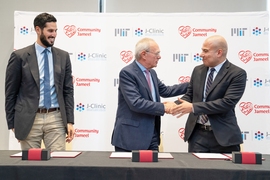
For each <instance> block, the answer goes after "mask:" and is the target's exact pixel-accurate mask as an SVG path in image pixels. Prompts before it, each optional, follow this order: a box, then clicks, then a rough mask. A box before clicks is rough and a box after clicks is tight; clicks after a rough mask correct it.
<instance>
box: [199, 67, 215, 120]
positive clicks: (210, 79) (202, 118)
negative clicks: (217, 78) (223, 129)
mask: <svg viewBox="0 0 270 180" xmlns="http://www.w3.org/2000/svg"><path fill="white" fill-rule="evenodd" d="M214 72H215V68H211V69H210V74H209V75H208V78H207V83H206V87H205V98H206V97H207V95H208V91H209V89H210V87H211V85H212V82H213V75H214ZM207 121H208V116H207V114H203V115H201V123H202V124H205V123H206V122H207Z"/></svg>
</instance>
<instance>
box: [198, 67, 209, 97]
mask: <svg viewBox="0 0 270 180" xmlns="http://www.w3.org/2000/svg"><path fill="white" fill-rule="evenodd" d="M206 75H207V67H206V66H202V69H201V72H200V74H199V76H198V77H199V78H200V79H199V81H198V82H200V84H199V92H202V93H201V94H200V97H199V99H203V96H204V94H203V93H204V84H205V79H206Z"/></svg>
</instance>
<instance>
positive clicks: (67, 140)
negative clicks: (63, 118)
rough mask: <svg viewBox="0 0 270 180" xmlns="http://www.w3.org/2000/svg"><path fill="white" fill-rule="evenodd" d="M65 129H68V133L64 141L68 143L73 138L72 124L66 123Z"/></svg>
mask: <svg viewBox="0 0 270 180" xmlns="http://www.w3.org/2000/svg"><path fill="white" fill-rule="evenodd" d="M67 130H68V135H67V137H66V142H68V143H70V142H71V141H72V140H73V138H74V134H75V132H74V128H73V124H71V123H68V124H67Z"/></svg>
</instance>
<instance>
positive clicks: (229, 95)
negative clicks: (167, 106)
mask: <svg viewBox="0 0 270 180" xmlns="http://www.w3.org/2000/svg"><path fill="white" fill-rule="evenodd" d="M227 51H228V46H227V42H226V40H225V39H224V38H223V37H222V36H219V35H214V36H211V37H208V38H207V39H206V40H205V41H204V43H203V45H202V52H201V54H200V56H201V57H202V60H203V64H202V65H199V66H197V67H195V68H194V70H193V72H192V76H191V81H190V85H189V87H188V90H187V93H186V94H185V95H184V96H183V97H182V98H181V99H180V98H179V101H178V104H179V105H178V106H176V107H175V108H173V109H172V111H171V113H172V114H173V115H177V117H181V116H182V115H184V114H186V113H189V117H188V119H187V122H186V128H185V138H184V140H185V141H188V151H189V152H212V153H231V152H232V151H240V144H241V143H243V140H242V136H241V131H240V128H239V126H238V124H237V119H236V116H235V110H234V109H235V106H236V104H237V103H238V101H239V100H240V99H241V97H242V95H243V93H244V91H245V87H246V80H247V74H246V71H245V70H243V69H241V68H240V67H237V66H235V65H234V64H232V63H230V62H229V60H228V59H227V58H226V56H227ZM211 69H212V70H211ZM211 71H213V72H212V73H211ZM211 74H212V75H211ZM209 77H210V78H209ZM208 79H211V80H208Z"/></svg>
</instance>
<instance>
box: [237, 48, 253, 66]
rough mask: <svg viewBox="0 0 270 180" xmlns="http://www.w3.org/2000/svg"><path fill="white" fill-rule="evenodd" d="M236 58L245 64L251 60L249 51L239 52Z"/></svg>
mask: <svg viewBox="0 0 270 180" xmlns="http://www.w3.org/2000/svg"><path fill="white" fill-rule="evenodd" d="M238 57H239V59H240V60H241V61H242V62H244V63H245V64H246V63H248V62H249V61H250V60H251V59H252V52H251V51H250V50H246V51H245V50H241V51H240V52H239V53H238Z"/></svg>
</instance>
